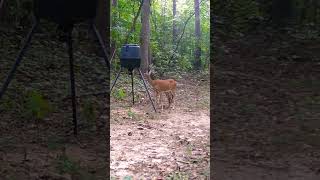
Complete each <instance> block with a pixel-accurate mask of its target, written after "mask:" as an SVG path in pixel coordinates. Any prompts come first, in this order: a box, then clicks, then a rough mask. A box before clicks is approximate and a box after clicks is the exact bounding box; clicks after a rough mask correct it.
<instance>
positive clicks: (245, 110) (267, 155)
mask: <svg viewBox="0 0 320 180" xmlns="http://www.w3.org/2000/svg"><path fill="white" fill-rule="evenodd" d="M294 35H297V34H290V35H283V34H277V33H274V34H272V33H269V32H262V33H257V34H252V35H250V36H246V37H243V38H240V39H237V40H230V41H226V42H224V43H221V44H220V45H219V44H216V47H220V49H217V51H218V52H219V51H220V53H223V54H220V55H218V56H216V57H214V59H215V63H214V64H213V66H214V72H213V77H214V82H211V83H213V84H212V87H213V88H212V90H213V92H214V97H213V104H211V108H212V110H213V113H212V117H213V127H211V128H212V131H213V134H214V135H213V137H212V138H213V150H212V151H213V162H214V164H213V177H215V179H214V180H234V179H237V180H242V179H243V180H247V179H254V180H264V179H265V180H286V179H290V180H317V179H320V152H319V148H320V121H319V119H320V108H319V107H320V94H319V92H320V83H319V82H320V81H319V80H320V71H319V69H320V63H319V62H320V59H319V58H320V51H319V49H320V43H319V41H316V40H305V39H301V38H299V37H301V36H294ZM302 37H303V36H302ZM215 42H219V41H215Z"/></svg>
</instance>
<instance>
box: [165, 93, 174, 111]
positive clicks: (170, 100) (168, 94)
mask: <svg viewBox="0 0 320 180" xmlns="http://www.w3.org/2000/svg"><path fill="white" fill-rule="evenodd" d="M165 93H166V96H167V99H168V103H169V104H168V109H169V108H170V106H171V102H172V99H171V96H170V95H171V93H170V92H165Z"/></svg>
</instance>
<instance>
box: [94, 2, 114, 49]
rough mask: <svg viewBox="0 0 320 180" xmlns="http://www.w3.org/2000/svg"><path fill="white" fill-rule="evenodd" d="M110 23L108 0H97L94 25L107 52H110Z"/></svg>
mask: <svg viewBox="0 0 320 180" xmlns="http://www.w3.org/2000/svg"><path fill="white" fill-rule="evenodd" d="M110 23H111V19H110V0H99V1H98V9H97V18H96V25H97V29H98V31H99V33H100V34H101V38H102V40H103V42H104V45H105V47H106V50H107V52H108V53H110ZM97 50H98V52H97V53H98V54H99V55H101V54H102V51H101V49H100V48H97Z"/></svg>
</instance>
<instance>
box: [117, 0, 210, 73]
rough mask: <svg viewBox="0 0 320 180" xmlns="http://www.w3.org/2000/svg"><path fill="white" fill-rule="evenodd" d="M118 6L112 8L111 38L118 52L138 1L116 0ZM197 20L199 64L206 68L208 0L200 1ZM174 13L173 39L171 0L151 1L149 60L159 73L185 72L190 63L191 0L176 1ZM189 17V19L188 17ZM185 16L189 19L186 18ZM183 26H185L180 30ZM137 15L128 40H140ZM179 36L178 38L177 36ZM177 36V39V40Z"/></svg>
mask: <svg viewBox="0 0 320 180" xmlns="http://www.w3.org/2000/svg"><path fill="white" fill-rule="evenodd" d="M117 2H118V5H117V6H116V7H115V6H113V7H112V22H113V24H112V28H111V29H112V32H111V39H112V41H113V42H115V44H116V47H117V48H118V49H117V50H118V51H117V52H119V50H120V47H121V45H122V44H123V43H124V40H125V38H126V37H127V35H128V31H129V30H130V28H131V26H132V23H133V19H134V16H135V15H136V13H137V11H138V8H139V5H140V1H138V0H136V1H125V0H118V1H117ZM201 2H202V3H201V5H200V19H201V23H200V24H201V48H202V62H203V63H202V64H204V67H207V66H208V64H209V58H206V57H209V53H210V52H209V44H210V43H209V39H210V38H209V32H210V14H209V6H210V2H209V1H208V0H203V1H201ZM177 11H178V14H177V16H176V18H175V19H176V22H177V23H176V24H177V29H178V36H177V37H175V39H176V41H179V43H178V42H174V41H173V34H172V28H173V27H172V26H173V25H172V23H173V15H172V1H161V0H154V1H151V16H150V28H151V29H150V30H151V33H150V34H151V40H150V48H151V52H152V61H153V63H154V64H155V65H156V68H155V69H156V70H157V71H160V72H167V71H189V70H191V69H192V64H193V62H194V46H195V38H194V33H195V32H194V31H195V30H194V1H190V0H186V1H185V2H182V1H180V3H179V1H178V4H177ZM189 17H191V19H190V18H189ZM188 19H189V20H188ZM185 24H186V26H185ZM184 26H185V29H184ZM140 30H141V17H140V16H139V17H138V19H137V23H136V26H135V28H134V31H133V32H132V33H131V34H130V35H129V42H128V43H138V44H139V43H140ZM180 37H181V38H180ZM179 39H180V40H179Z"/></svg>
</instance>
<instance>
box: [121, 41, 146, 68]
mask: <svg viewBox="0 0 320 180" xmlns="http://www.w3.org/2000/svg"><path fill="white" fill-rule="evenodd" d="M140 63H141V57H140V46H138V45H137V44H126V45H123V46H122V48H121V52H120V65H121V67H123V68H127V69H128V70H129V71H132V70H133V69H135V68H140Z"/></svg>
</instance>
